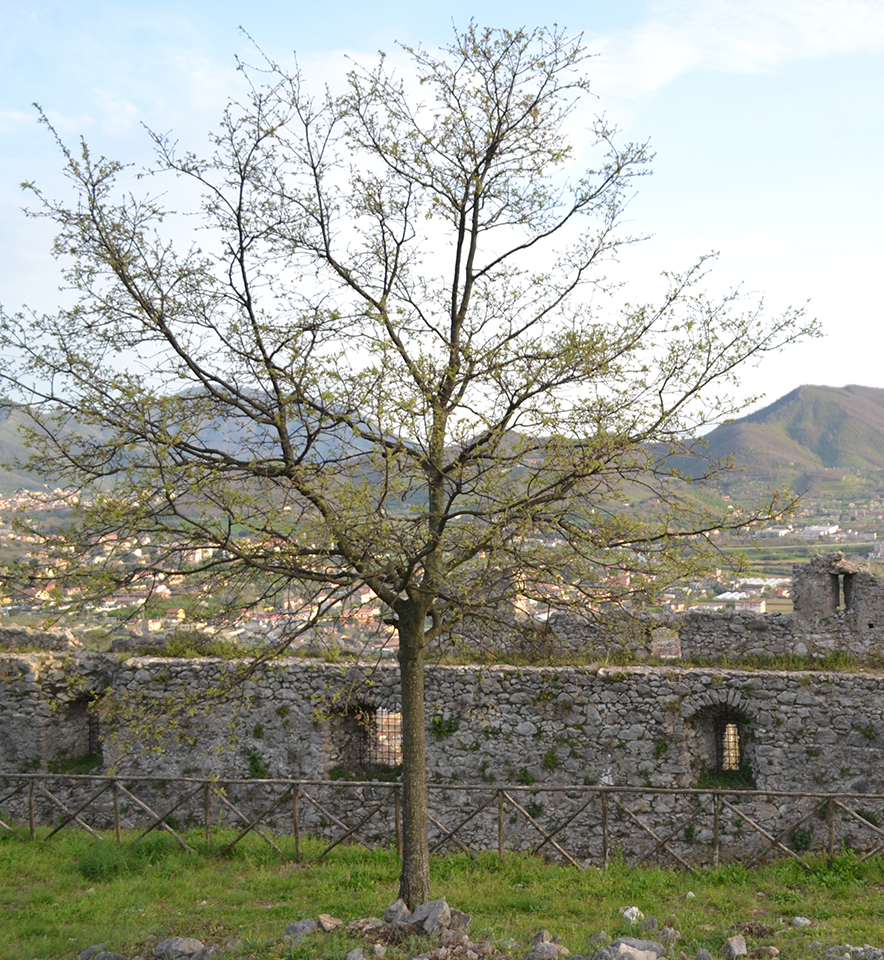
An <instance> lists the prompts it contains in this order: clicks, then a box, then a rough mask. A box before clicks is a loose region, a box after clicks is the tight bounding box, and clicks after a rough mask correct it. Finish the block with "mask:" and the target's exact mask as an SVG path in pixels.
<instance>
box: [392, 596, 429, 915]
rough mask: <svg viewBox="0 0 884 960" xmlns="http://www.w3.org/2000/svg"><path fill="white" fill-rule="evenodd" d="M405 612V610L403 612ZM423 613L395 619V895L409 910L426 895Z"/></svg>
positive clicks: (422, 900) (423, 900) (414, 613)
mask: <svg viewBox="0 0 884 960" xmlns="http://www.w3.org/2000/svg"><path fill="white" fill-rule="evenodd" d="M409 613H411V611H409ZM424 656H425V651H424V628H423V614H422V613H418V612H417V611H414V612H413V614H412V615H411V616H409V615H408V614H406V615H405V616H402V615H401V614H400V618H399V670H400V683H401V690H402V873H401V875H400V877H399V896H400V897H401V898H402V899H403V900H404V901H405V902H406V903H407V904H408V906H409V907H411V908H412V909H414V908H415V907H417V906H419V905H420V904H422V903H426V902H427V901H428V900H429V899H430V844H429V840H428V839H427V825H428V806H427V754H426V718H425V715H424Z"/></svg>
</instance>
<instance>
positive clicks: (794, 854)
mask: <svg viewBox="0 0 884 960" xmlns="http://www.w3.org/2000/svg"><path fill="white" fill-rule="evenodd" d="M429 793H430V815H429V829H430V843H431V849H432V851H434V852H436V851H442V850H450V849H458V850H461V851H463V852H465V853H467V854H468V855H470V856H473V855H474V854H475V853H476V852H477V851H478V850H488V849H491V850H496V851H497V854H498V855H499V856H500V857H504V856H506V854H507V852H508V851H513V850H522V851H526V852H530V853H534V854H542V855H548V856H550V857H552V858H555V859H557V860H560V861H562V862H565V863H569V864H572V865H573V866H575V867H585V866H597V867H605V866H607V865H608V864H609V863H610V862H611V860H612V859H613V858H614V857H619V858H621V859H623V860H624V861H625V862H626V863H628V864H631V865H633V866H638V865H640V864H642V863H646V862H652V861H653V862H664V863H667V864H668V865H671V866H675V867H677V868H681V869H685V870H689V871H691V872H696V871H697V868H698V867H702V866H714V865H717V864H719V863H725V862H741V863H744V864H746V865H747V866H751V865H753V864H756V863H759V862H762V861H764V860H766V859H770V858H771V857H775V856H787V857H791V858H793V859H794V860H796V861H797V862H798V863H800V864H802V865H803V866H805V867H808V868H809V867H810V864H809V862H808V860H807V854H808V853H817V854H823V855H825V856H827V857H828V858H829V859H830V860H831V859H832V858H833V857H834V856H835V855H836V854H837V853H838V852H839V851H840V850H841V849H843V848H846V847H850V848H852V849H855V850H858V851H860V855H861V858H862V859H868V858H869V857H873V856H876V855H878V854H879V853H881V851H882V850H884V830H882V829H881V827H880V826H879V822H884V795H881V794H862V795H858V794H841V793H797V792H785V791H783V792H770V791H758V790H728V789H724V788H708V789H702V788H698V789H677V788H668V789H666V788H652V787H615V786H578V785H564V786H561V785H557V786H545V785H543V784H531V785H521V784H520V785H511V784H497V783H491V784H460V783H448V784H431V785H430V787H429ZM401 817H402V804H401V787H400V784H398V783H395V782H393V783H388V782H382V781H381V782H379V781H341V780H276V779H274V780H271V779H267V780H255V779H252V780H236V779H232V780H221V779H209V780H206V779H195V778H168V779H159V778H156V777H129V776H116V777H114V776H74V775H64V774H44V773H31V774H0V832H6V833H7V834H11V835H14V836H17V837H19V838H21V839H22V840H27V839H32V840H33V839H35V838H36V837H37V828H38V827H41V828H43V827H48V828H50V830H49V833H48V834H46V835H45V836H43V837H42V840H43V841H49V840H51V839H52V838H53V837H55V836H57V835H58V833H59V831H60V830H62V829H64V828H67V827H79V828H81V829H83V830H86V831H88V832H89V833H90V834H92V835H93V836H95V837H100V836H101V835H102V833H108V832H112V833H113V835H114V836H115V837H116V839H117V840H118V841H119V840H120V839H121V837H122V834H123V831H124V830H126V831H127V832H128V831H132V830H137V831H139V835H140V836H144V835H146V834H147V833H150V832H151V831H152V830H158V829H159V830H165V831H166V832H167V833H169V834H170V835H171V836H172V837H173V838H174V839H175V841H176V842H177V843H178V844H179V845H180V846H181V847H183V848H184V849H187V850H190V849H192V848H191V846H190V844H188V842H187V840H186V839H185V834H186V833H188V835H189V836H190V837H191V839H192V836H193V834H192V833H189V831H193V830H199V831H201V832H202V836H203V839H204V843H205V845H206V847H208V848H211V847H213V830H215V831H217V829H218V827H220V826H223V827H225V828H231V827H232V828H234V833H235V836H234V837H233V839H232V840H230V839H227V838H228V837H229V833H226V834H225V839H227V842H226V843H225V844H224V845H223V846H222V847H219V850H220V852H222V853H223V852H226V851H228V850H230V849H232V848H233V847H235V846H236V845H237V844H238V843H239V842H240V841H241V840H242V839H243V838H244V837H246V836H248V835H249V834H254V835H256V836H258V837H260V838H261V839H262V840H263V841H264V842H265V843H267V844H269V845H270V846H271V847H273V848H274V850H276V851H277V853H278V854H279V855H280V856H285V855H286V854H284V853H283V850H282V849H281V847H280V845H279V842H277V841H279V840H280V838H281V837H284V836H288V837H289V838H293V841H294V842H293V846H294V857H295V859H297V860H301V859H303V852H302V838H303V837H304V836H306V835H308V834H309V835H311V836H318V837H321V838H323V839H324V840H325V841H326V842H325V845H324V848H323V849H322V852H321V853H320V854H319V855H318V857H317V858H316V859H318V858H321V857H323V856H325V854H327V853H328V852H329V851H330V850H332V849H334V848H335V847H336V846H338V845H339V844H341V843H361V844H364V845H366V846H369V847H371V846H375V845H377V844H392V843H395V844H396V845H397V847H399V846H400V845H401ZM41 833H42V831H41ZM214 845H215V846H216V847H218V844H217V842H216V843H215V844H214ZM288 846H289V847H291V846H292V843H291V839H290V840H289V843H288ZM288 855H290V854H288Z"/></svg>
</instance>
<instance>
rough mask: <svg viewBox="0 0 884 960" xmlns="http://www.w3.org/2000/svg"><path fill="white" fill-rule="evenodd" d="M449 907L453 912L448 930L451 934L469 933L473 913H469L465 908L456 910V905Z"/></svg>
mask: <svg viewBox="0 0 884 960" xmlns="http://www.w3.org/2000/svg"><path fill="white" fill-rule="evenodd" d="M448 909H449V912H450V913H451V917H450V919H449V921H448V932H449V933H451V934H457V933H467V932H468V931H469V929H470V923H471V921H472V919H473V916H472V914H470V913H467V912H466V911H465V910H455V909H454V907H449V908H448Z"/></svg>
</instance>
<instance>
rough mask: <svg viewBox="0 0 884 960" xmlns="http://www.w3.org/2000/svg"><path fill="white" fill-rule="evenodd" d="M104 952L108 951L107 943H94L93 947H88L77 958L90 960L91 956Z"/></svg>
mask: <svg viewBox="0 0 884 960" xmlns="http://www.w3.org/2000/svg"><path fill="white" fill-rule="evenodd" d="M102 950H107V944H106V943H94V944H92V946H91V947H86V949H85V950H83V951H82V953H78V954H77V956H78V957H79V958H80V960H89V958H90V957H91V956H93V955H94V954H96V953H101V951H102Z"/></svg>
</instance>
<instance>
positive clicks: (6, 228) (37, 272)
mask: <svg viewBox="0 0 884 960" xmlns="http://www.w3.org/2000/svg"><path fill="white" fill-rule="evenodd" d="M471 17H472V18H475V20H476V22H477V23H478V24H480V25H482V26H486V25H487V26H501V27H507V28H511V29H514V28H518V27H528V28H531V27H535V26H552V25H553V24H557V25H558V26H559V27H564V28H566V29H567V30H568V32H569V33H573V34H577V33H582V34H583V38H584V41H585V44H586V46H587V48H588V49H589V51H590V52H592V53H593V54H595V56H594V57H593V59H592V61H591V62H590V65H589V75H590V79H591V82H592V89H593V91H594V94H595V95H596V97H597V100H596V101H595V109H597V110H598V111H599V112H604V114H605V115H606V116H607V118H608V119H609V120H612V121H613V122H615V123H616V124H617V126H618V127H620V129H621V131H622V136H623V137H624V138H625V139H630V140H641V141H644V140H649V141H650V144H651V149H652V150H653V151H654V152H655V154H656V157H655V161H654V164H653V169H654V173H653V176H652V177H649V178H644V179H643V180H642V181H641V183H640V185H639V190H638V193H637V195H636V196H635V197H634V199H633V200H632V201H631V203H630V206H629V210H628V214H629V219H630V221H631V223H630V228H631V229H633V230H634V231H635V232H639V233H643V234H647V235H649V239H648V240H646V241H645V242H644V243H642V244H640V245H638V246H636V247H632V248H631V249H630V250H629V251H627V253H626V254H625V255H624V259H623V262H622V264H621V265H620V267H619V270H620V274H619V276H620V279H622V280H623V281H624V283H625V284H626V285H627V287H626V289H627V290H628V291H629V292H628V297H629V299H630V300H631V301H633V302H636V301H638V300H642V299H646V298H650V297H653V296H654V295H655V294H656V293H657V292H658V291H659V290H660V285H661V281H660V279H659V278H660V274H661V272H662V271H664V270H675V271H677V270H684V269H686V268H688V267H689V266H690V265H691V264H692V263H693V262H695V261H696V260H697V258H698V257H700V256H701V255H703V254H706V253H709V252H711V251H716V252H717V253H718V254H719V257H718V261H717V264H716V267H715V270H714V273H713V274H712V276H710V278H709V279H708V283H709V285H710V288H711V290H712V292H719V293H720V292H721V291H723V290H726V289H730V288H732V287H736V286H741V287H742V289H743V290H744V291H746V292H747V293H751V294H754V295H757V296H762V295H763V297H764V300H765V304H766V308H767V309H768V310H769V312H770V314H771V316H774V315H776V314H777V313H778V312H781V311H782V310H784V309H785V308H787V307H788V306H790V305H793V306H797V305H801V304H804V303H807V305H808V306H807V309H808V314H809V316H812V317H815V318H817V319H818V320H819V321H820V323H821V325H822V329H823V333H824V337H823V338H822V339H817V340H813V341H809V342H807V343H804V344H800V345H796V346H793V347H790V348H789V349H788V350H786V351H784V352H782V353H780V354H777V355H775V356H771V357H768V358H766V359H765V360H764V361H763V362H762V363H761V364H760V366H759V367H758V368H757V369H750V370H747V371H746V372H745V374H744V377H743V383H742V385H741V388H740V391H741V395H742V396H743V397H744V398H749V397H751V396H760V395H766V398H767V402H770V401H772V400H774V399H776V398H778V397H780V396H782V395H783V394H785V393H787V392H788V391H790V390H792V389H794V388H795V387H797V386H800V385H801V384H805V383H813V384H822V385H827V386H835V387H840V386H844V385H846V384H861V385H864V386H871V387H881V388H884V364H882V360H881V358H882V355H884V310H882V305H881V304H882V298H881V297H880V296H879V293H878V286H879V283H880V281H879V280H878V281H876V280H875V277H876V276H879V277H880V276H881V274H882V273H884V227H882V224H884V188H882V185H881V181H880V166H881V157H882V154H884V109H882V106H884V104H882V100H884V56H882V54H884V0H868V2H866V0H616V2H613V0H607V2H605V3H601V2H597V0H581V2H579V3H577V2H572V0H547V2H545V3H543V4H537V3H532V4H528V3H525V2H522V0H513V2H507V3H503V2H498V0H474V2H472V3H470V4H466V3H462V2H461V0H456V2H449V3H447V4H434V5H426V6H422V5H419V4H414V3H407V4H406V3H401V2H400V3H394V2H388V0H381V2H372V3H370V4H369V3H364V2H362V3H358V4H357V3H352V2H343V3H341V2H338V3H335V2H333V0H332V2H328V3H326V4H325V5H319V4H316V3H310V4H307V3H305V2H303V0H295V2H289V3H279V2H276V0H265V2H263V3H262V4H260V5H258V6H256V7H255V8H253V9H252V10H249V11H247V10H246V7H245V6H244V5H243V4H241V3H236V4H234V3H232V2H228V0H213V2H212V3H211V4H210V3H208V2H197V0H178V2H167V0H156V2H153V3H152V4H150V5H147V4H144V3H143V2H138V3H135V2H129V0H115V2H107V0H90V2H89V3H86V2H82V0H33V2H28V0H19V2H15V3H13V2H12V0H0V56H2V62H3V71H2V76H0V258H2V259H0V263H2V266H0V303H2V304H3V305H4V307H5V308H6V309H7V310H16V309H18V308H19V307H20V306H21V305H22V304H25V303H26V304H28V305H29V306H31V307H33V308H36V309H38V310H51V309H52V308H53V306H54V305H55V304H57V303H58V302H59V298H60V294H59V293H58V286H59V272H58V268H57V265H56V264H55V262H54V261H53V259H52V258H51V256H50V253H49V248H50V244H51V241H52V229H51V225H50V224H49V223H47V222H45V221H40V220H32V219H28V218H26V217H25V216H24V215H23V213H22V212H21V208H22V207H23V205H24V204H25V203H26V199H27V198H26V197H25V195H24V194H23V192H22V190H21V189H20V184H21V182H22V181H25V180H29V181H36V183H37V184H38V185H39V186H41V187H42V188H44V189H45V190H46V191H47V192H48V193H50V194H53V195H60V194H61V193H62V192H63V189H64V181H63V178H62V176H61V159H60V155H59V152H58V149H57V147H56V145H55V143H54V142H53V140H52V138H51V137H50V136H49V134H48V133H47V131H46V130H45V129H44V128H42V127H40V126H39V125H38V123H37V122H36V111H35V109H34V107H33V106H32V104H33V103H34V102H36V103H39V104H40V105H41V106H42V108H43V109H44V110H45V111H46V113H47V115H48V116H49V118H50V120H51V121H52V123H53V124H54V125H55V127H56V129H57V130H58V132H59V134H60V135H61V136H62V137H63V138H65V139H66V141H67V142H69V143H76V141H77V139H78V138H79V137H81V136H82V137H84V138H85V139H86V140H87V141H88V142H89V144H90V146H91V147H92V149H93V150H94V151H96V152H99V153H102V154H104V155H106V156H108V157H113V158H116V159H119V160H123V161H130V162H132V163H134V164H136V165H146V164H148V163H149V162H150V159H151V152H150V145H149V143H148V140H147V136H146V134H145V131H144V128H143V126H142V125H146V126H147V127H149V128H151V129H153V130H156V131H162V132H166V131H168V132H171V133H172V134H173V135H174V136H180V137H181V138H182V140H183V141H184V142H186V143H187V144H188V145H193V146H194V147H197V148H199V147H200V145H201V144H202V143H204V142H205V141H204V140H202V136H203V134H204V133H208V132H209V131H210V130H211V129H212V127H213V126H214V124H215V122H216V120H217V119H218V117H219V116H220V114H221V111H222V110H223V108H224V105H225V104H226V102H227V101H228V99H229V98H231V97H232V98H238V97H242V96H243V95H244V92H245V87H244V84H243V78H242V76H241V74H239V73H238V72H237V69H236V64H237V57H240V58H242V59H244V60H246V61H250V62H254V61H255V60H256V54H255V44H257V45H258V46H259V47H260V48H261V49H262V50H263V51H264V52H265V53H266V54H267V55H268V56H269V57H270V58H272V59H275V60H278V61H281V62H284V63H293V62H294V59H293V58H294V55H295V54H296V55H297V59H298V63H299V64H300V65H301V67H302V68H303V70H304V72H305V74H306V76H307V77H308V80H309V81H310V82H311V83H314V84H316V85H317V87H319V86H321V84H323V83H325V82H329V83H332V84H334V83H335V82H336V81H337V80H338V79H339V78H340V77H341V76H342V75H343V73H344V72H345V71H346V69H348V66H349V63H350V60H355V61H356V62H358V63H361V64H364V65H371V64H373V63H374V62H375V60H376V58H377V53H378V51H379V50H384V51H385V52H387V53H388V54H391V55H392V56H395V51H396V49H397V48H396V44H397V42H399V43H403V44H406V45H415V44H421V45H422V46H424V47H428V48H433V47H438V46H442V45H444V44H446V43H448V42H449V41H450V39H451V36H452V24H454V25H455V26H457V27H460V28H462V27H464V26H466V25H467V24H468V23H469V20H470V18H471ZM540 17H542V18H543V19H542V20H540V19H539V18H540ZM250 38H251V39H250ZM348 58H350V59H348ZM759 403H760V401H759V402H756V403H755V406H758V405H759Z"/></svg>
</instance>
